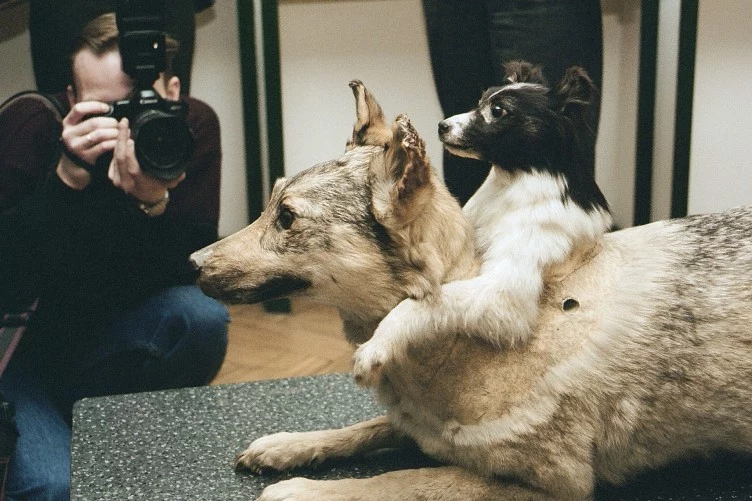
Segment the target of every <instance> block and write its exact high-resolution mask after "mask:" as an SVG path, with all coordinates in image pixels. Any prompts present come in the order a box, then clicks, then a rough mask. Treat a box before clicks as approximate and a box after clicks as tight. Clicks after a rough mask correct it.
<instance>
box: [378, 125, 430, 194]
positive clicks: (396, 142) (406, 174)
mask: <svg viewBox="0 0 752 501" xmlns="http://www.w3.org/2000/svg"><path fill="white" fill-rule="evenodd" d="M392 132H393V135H394V137H393V139H392V143H391V145H390V146H389V149H388V150H387V159H386V162H387V167H388V169H389V172H390V174H391V176H392V179H394V186H395V189H396V193H395V194H396V198H397V200H398V201H400V200H407V199H408V198H410V197H411V196H412V195H414V194H415V193H416V192H417V191H418V190H419V189H420V188H422V187H424V186H427V185H429V184H430V178H431V164H430V162H429V161H428V157H427V156H426V143H425V142H424V141H423V139H421V137H420V136H419V135H418V132H417V131H416V130H415V128H414V127H413V125H412V124H411V123H410V119H409V118H408V117H407V115H404V114H402V115H400V116H398V117H397V118H396V119H395V120H394V124H393V126H392Z"/></svg>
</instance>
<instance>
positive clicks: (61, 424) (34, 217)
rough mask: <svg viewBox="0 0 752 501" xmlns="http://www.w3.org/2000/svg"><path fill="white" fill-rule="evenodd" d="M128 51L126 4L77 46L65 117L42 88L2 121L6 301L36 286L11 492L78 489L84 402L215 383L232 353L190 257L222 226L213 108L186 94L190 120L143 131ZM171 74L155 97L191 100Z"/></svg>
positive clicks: (16, 376)
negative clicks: (123, 103) (123, 40)
mask: <svg viewBox="0 0 752 501" xmlns="http://www.w3.org/2000/svg"><path fill="white" fill-rule="evenodd" d="M121 50H122V49H121ZM123 55H126V54H125V52H124V54H123ZM121 60H122V58H121V53H120V50H119V47H118V29H117V24H116V19H115V16H114V15H113V14H106V15H103V16H100V17H98V18H96V19H95V20H93V21H92V22H90V23H89V24H88V25H87V26H86V27H85V28H84V30H83V32H82V34H81V37H80V38H79V40H78V42H77V45H76V47H75V49H74V51H73V53H72V58H71V70H72V71H71V85H70V86H69V87H68V93H67V94H68V95H67V101H68V105H69V110H67V111H66V112H65V113H64V114H65V116H64V118H63V120H62V130H61V129H60V125H59V123H58V121H57V120H55V119H54V118H53V114H52V112H51V110H49V109H46V110H45V109H44V107H43V106H41V105H39V100H35V99H31V98H29V99H19V100H18V102H17V103H16V104H15V105H14V106H15V108H16V109H15V110H14V112H13V113H10V114H8V113H6V114H4V115H3V117H2V118H3V120H0V145H2V146H3V148H4V149H3V151H2V154H0V181H2V182H0V212H2V214H1V215H0V235H2V238H0V309H3V308H7V309H12V308H13V307H18V306H20V305H23V304H28V303H30V302H31V301H32V300H33V299H34V298H35V297H38V298H39V303H38V308H37V311H36V313H35V314H34V316H33V317H32V321H31V324H30V325H29V328H28V330H27V332H26V334H25V335H24V337H23V338H22V340H21V344H20V345H19V347H18V349H17V350H16V352H15V353H14V355H13V358H12V359H11V360H10V364H9V365H8V367H7V369H6V371H5V372H4V373H3V375H2V378H0V391H2V392H4V393H5V395H6V396H7V397H8V399H9V400H10V401H11V402H12V403H13V404H14V405H15V409H16V423H17V426H18V429H19V432H20V435H19V439H18V443H17V446H16V450H15V453H14V455H13V456H12V457H11V461H10V465H9V479H8V486H7V487H8V491H9V496H10V499H68V498H69V489H70V440H71V430H70V417H71V409H72V405H73V402H75V401H76V400H77V399H80V398H83V397H91V396H100V395H109V394H118V393H131V392H139V391H150V390H159V389H166V388H176V387H182V386H196V385H202V384H206V383H208V382H209V381H210V380H211V379H212V378H213V377H214V376H215V375H216V373H217V371H218V370H219V367H220V365H221V363H222V361H223V359H224V355H225V350H226V346H227V323H228V321H229V316H228V313H227V309H226V308H225V307H224V306H223V305H222V304H220V303H218V302H216V301H214V300H213V299H210V298H208V297H206V296H205V295H203V294H202V293H201V291H200V290H199V289H198V288H197V287H196V286H195V285H193V282H194V278H195V274H194V271H193V270H192V269H191V267H190V265H189V263H188V256H189V255H190V254H191V253H192V252H193V251H195V250H197V249H199V248H202V247H204V246H205V245H208V244H209V243H211V242H212V241H214V240H216V239H217V223H218V212H219V163H220V147H219V125H218V121H217V117H216V115H215V114H214V112H213V111H212V110H211V108H209V107H208V106H207V105H206V104H204V103H202V102H200V101H198V100H195V99H191V98H183V101H181V103H180V104H179V105H178V106H177V108H176V110H177V111H175V112H174V116H173V115H171V113H172V112H168V113H167V121H166V122H165V123H168V124H170V123H172V124H173V125H174V124H175V119H176V117H178V118H179V119H180V121H182V122H186V123H187V126H186V127H185V128H184V130H183V131H182V132H180V131H173V128H172V127H173V126H172V125H168V126H167V129H162V130H161V131H160V130H159V129H160V127H162V126H161V125H160V124H162V123H163V122H161V121H160V120H156V121H154V122H153V123H152V125H154V126H155V128H156V129H157V130H156V132H155V131H154V130H151V129H150V128H149V127H150V126H143V124H141V126H142V128H141V130H140V132H139V131H138V130H135V131H134V129H133V126H134V123H131V124H129V120H128V118H122V119H118V118H115V116H118V114H119V113H121V112H122V113H123V114H125V115H126V116H128V113H129V110H130V109H131V108H128V107H125V108H123V107H121V109H120V111H118V104H115V105H114V106H112V105H111V104H110V103H113V102H116V101H119V100H123V99H128V98H130V99H131V100H133V99H134V96H135V95H136V94H137V93H136V92H134V90H138V89H136V86H137V84H138V82H137V80H138V78H134V77H132V76H131V75H129V74H128V73H126V72H124V70H123V66H122V65H121ZM167 68H169V58H168V64H167ZM165 73H166V74H163V75H160V76H159V77H158V78H157V79H156V81H155V82H153V85H154V88H155V89H156V91H157V92H158V93H159V94H160V95H161V96H162V97H164V98H165V99H166V101H164V102H162V101H161V100H159V101H160V102H159V103H158V104H157V105H155V106H156V107H160V106H163V105H166V106H170V105H171V103H173V102H174V101H177V100H178V98H179V93H180V82H179V80H178V79H177V77H175V76H170V75H169V71H166V72H165ZM186 106H187V108H188V109H187V115H186V117H185V118H182V117H181V116H180V115H181V113H183V112H185V107H186ZM113 110H114V111H113ZM123 110H125V111H123ZM6 115H9V116H10V117H11V119H10V121H8V120H5V118H6ZM108 115H114V116H108ZM142 118H144V117H143V116H139V117H137V118H136V117H133V116H131V122H135V121H142ZM147 118H148V117H147ZM9 122H10V123H9ZM188 126H190V129H189V128H188ZM179 128H180V127H178V129H179ZM191 130H192V134H191V132H190V131H191ZM136 133H138V134H140V136H144V138H143V139H142V138H141V137H139V138H136V141H134V140H133V138H132V137H131V136H135V135H136ZM186 133H187V134H188V136H186V135H185V134H186ZM181 134H182V135H181ZM147 135H149V137H146V136H147ZM51 137H55V139H58V138H59V144H56V145H55V149H54V150H55V152H56V154H55V155H54V157H53V158H50V152H51V151H52V150H51V145H50V141H49V139H50V138H51ZM194 137H195V139H194ZM140 141H141V143H142V144H139V142H140ZM185 141H188V142H187V143H186V142H185ZM56 142H57V141H56ZM191 143H192V144H191ZM144 148H145V150H144ZM161 148H162V149H161ZM191 148H192V151H193V153H192V155H191V156H190V158H187V159H183V160H184V161H182V160H181V162H179V163H177V164H176V163H175V162H172V160H173V159H174V158H173V157H175V156H180V153H181V152H183V151H186V150H188V151H190V150H191ZM140 149H141V150H143V151H141V150H140ZM145 162H146V163H148V165H145ZM162 167H169V168H167V169H165V170H161V169H162Z"/></svg>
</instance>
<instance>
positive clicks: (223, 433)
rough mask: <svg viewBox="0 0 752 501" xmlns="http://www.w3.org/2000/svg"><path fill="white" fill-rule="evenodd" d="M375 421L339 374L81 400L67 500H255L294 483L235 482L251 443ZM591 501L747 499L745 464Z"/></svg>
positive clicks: (347, 473)
mask: <svg viewBox="0 0 752 501" xmlns="http://www.w3.org/2000/svg"><path fill="white" fill-rule="evenodd" d="M379 414H381V412H380V410H379V408H378V407H377V406H376V404H375V403H374V402H373V398H372V397H371V395H370V393H368V392H365V391H362V390H360V389H358V388H357V387H356V386H355V385H354V384H353V383H352V381H351V378H350V376H349V375H346V374H333V375H327V376H316V377H307V378H293V379H280V380H271V381H262V382H257V383H242V384H231V385H223V386H210V387H201V388H187V389H182V390H172V391H162V392H153V393H140V394H133V395H118V396H112V397H102V398H92V399H84V400H81V401H80V402H78V403H77V404H76V406H75V408H74V416H73V418H74V421H73V444H72V472H71V475H72V490H71V499H74V500H110V499H111V500H127V499H138V500H163V499H164V500H194V499H195V500H199V499H200V500H234V499H238V500H240V499H243V500H248V499H253V498H254V497H255V496H257V495H258V494H259V493H260V492H261V490H263V488H264V487H265V486H266V485H269V484H270V483H274V482H277V481H279V480H281V479H283V478H288V477H291V476H293V474H279V475H270V476H263V477H259V476H255V475H252V474H250V473H245V472H241V473H236V472H235V471H234V469H233V460H234V456H235V454H236V453H237V452H240V451H241V450H243V449H244V448H245V447H246V445H248V443H249V442H250V440H252V439H254V438H257V437H260V436H262V435H266V434H268V433H273V432H277V431H306V430H316V429H325V428H333V427H341V426H345V425H348V424H352V423H355V422H358V421H363V420H365V419H368V418H372V417H375V416H377V415H379ZM430 464H433V463H432V462H431V461H430V460H429V459H427V458H425V457H423V456H422V455H420V454H418V453H407V452H404V451H400V452H396V451H391V452H384V453H379V454H374V455H370V456H368V457H365V458H357V459H351V460H348V461H337V462H329V463H325V464H324V465H322V466H321V467H320V468H319V469H317V470H298V471H296V472H294V475H304V476H308V477H311V478H343V477H365V476H372V475H375V474H379V473H383V472H385V471H389V470H394V469H399V468H414V467H419V466H426V465H430ZM597 498H598V499H599V500H619V499H620V500H647V499H654V500H709V499H713V500H727V499H728V500H731V499H734V500H739V499H752V461H749V460H748V459H738V458H726V459H724V460H722V461H714V462H695V463H690V464H685V465H682V466H675V467H673V468H670V469H664V470H661V471H659V472H656V473H651V474H649V475H646V476H645V477H642V478H640V479H637V480H636V481H634V482H633V483H632V484H631V485H630V486H628V487H626V488H621V489H612V488H608V489H606V488H602V489H600V490H599V493H598V496H597Z"/></svg>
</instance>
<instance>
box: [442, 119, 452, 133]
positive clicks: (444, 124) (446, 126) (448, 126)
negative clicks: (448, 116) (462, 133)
mask: <svg viewBox="0 0 752 501" xmlns="http://www.w3.org/2000/svg"><path fill="white" fill-rule="evenodd" d="M451 128H452V124H450V123H449V122H447V121H446V120H442V121H441V122H439V135H440V136H441V135H443V134H446V133H447V132H449V129H451Z"/></svg>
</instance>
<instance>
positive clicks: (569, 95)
mask: <svg viewBox="0 0 752 501" xmlns="http://www.w3.org/2000/svg"><path fill="white" fill-rule="evenodd" d="M553 93H554V102H555V103H556V106H557V107H558V109H557V111H558V112H560V113H561V114H563V115H565V116H568V117H570V118H576V117H578V116H580V115H582V113H583V111H584V109H585V108H587V107H588V106H590V105H591V104H592V103H593V102H594V101H595V100H596V99H597V97H598V89H597V88H596V87H595V84H594V83H593V81H592V80H591V79H590V77H589V76H588V74H587V72H586V71H585V69H584V68H582V67H581V66H572V67H571V68H569V69H568V70H567V72H566V74H565V75H564V78H562V79H561V82H559V85H557V86H556V89H554V91H553Z"/></svg>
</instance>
